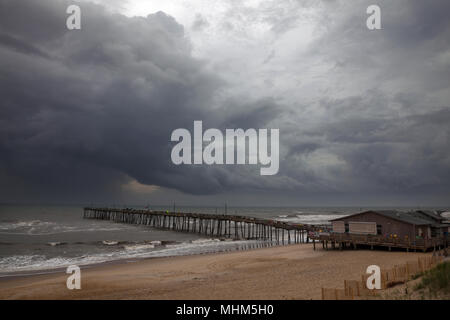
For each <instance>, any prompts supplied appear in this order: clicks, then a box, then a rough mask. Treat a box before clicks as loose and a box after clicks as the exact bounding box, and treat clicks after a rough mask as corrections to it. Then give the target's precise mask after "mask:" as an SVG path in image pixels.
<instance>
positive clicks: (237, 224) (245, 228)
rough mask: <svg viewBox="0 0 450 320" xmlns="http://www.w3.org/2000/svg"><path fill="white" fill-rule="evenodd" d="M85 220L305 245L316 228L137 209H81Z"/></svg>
mask: <svg viewBox="0 0 450 320" xmlns="http://www.w3.org/2000/svg"><path fill="white" fill-rule="evenodd" d="M83 217H84V218H86V219H100V220H111V221H115V222H120V223H129V224H141V225H146V226H150V227H154V228H160V229H166V230H173V231H179V232H192V233H197V234H203V235H205V236H209V237H219V238H231V239H235V240H239V239H247V240H250V239H255V240H266V241H271V242H274V243H276V244H291V243H292V244H293V243H304V242H309V234H310V232H311V231H315V229H316V228H317V227H315V226H311V225H303V224H293V223H287V222H282V221H277V220H272V219H260V218H255V217H248V216H239V215H217V214H204V213H186V212H164V211H152V210H138V209H115V208H90V207H87V208H84V214H83Z"/></svg>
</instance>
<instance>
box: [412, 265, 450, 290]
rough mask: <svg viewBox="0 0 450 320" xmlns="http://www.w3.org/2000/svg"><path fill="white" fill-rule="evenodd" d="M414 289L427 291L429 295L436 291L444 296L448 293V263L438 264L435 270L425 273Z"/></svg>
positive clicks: (449, 282) (449, 275) (449, 287)
mask: <svg viewBox="0 0 450 320" xmlns="http://www.w3.org/2000/svg"><path fill="white" fill-rule="evenodd" d="M414 289H415V290H427V289H428V292H430V293H436V292H438V291H440V292H443V293H444V294H448V293H450V262H444V263H440V264H438V265H437V266H436V267H435V268H433V269H431V270H429V271H427V272H425V273H424V275H423V277H422V280H421V281H420V282H419V283H418V284H417V285H416V287H415V288H414Z"/></svg>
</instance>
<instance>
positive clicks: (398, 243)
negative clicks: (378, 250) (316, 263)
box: [310, 232, 449, 251]
mask: <svg viewBox="0 0 450 320" xmlns="http://www.w3.org/2000/svg"><path fill="white" fill-rule="evenodd" d="M310 238H311V239H313V240H316V241H319V242H321V243H322V247H323V248H324V249H328V246H330V248H332V249H340V250H342V249H345V248H354V249H356V248H357V247H358V245H359V246H369V247H370V248H371V249H373V248H374V247H387V248H389V250H391V248H403V249H406V250H407V251H409V250H414V251H417V250H421V251H427V250H430V249H433V250H440V249H441V248H447V247H448V244H449V239H448V237H440V238H431V239H400V238H394V237H392V238H391V237H383V236H376V235H357V234H342V233H333V232H330V233H317V232H316V233H315V234H310ZM314 247H315V246H314Z"/></svg>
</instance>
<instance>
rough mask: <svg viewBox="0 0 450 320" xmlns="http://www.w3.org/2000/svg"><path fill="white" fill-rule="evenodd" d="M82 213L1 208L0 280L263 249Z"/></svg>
mask: <svg viewBox="0 0 450 320" xmlns="http://www.w3.org/2000/svg"><path fill="white" fill-rule="evenodd" d="M135 208H142V207H135ZM151 209H152V210H172V209H173V208H172V207H152V208H151ZM361 209H362V208H329V207H328V208H316V207H315V208H286V207H283V208H258V207H242V208H231V207H230V208H227V209H226V210H227V213H228V214H239V215H246V216H254V217H259V218H271V219H276V220H280V221H287V222H293V223H303V224H326V223H328V221H329V220H330V219H334V218H338V217H340V216H342V215H348V214H351V213H354V212H357V211H359V210H361ZM364 209H367V208H364ZM176 211H182V212H198V213H212V214H215V213H217V214H223V213H224V211H225V208H212V207H177V208H176ZM82 214H83V208H82V207H81V206H6V205H2V206H0V277H5V276H12V275H14V274H17V273H20V274H23V273H26V272H37V271H44V270H51V269H57V268H64V267H67V266H69V265H73V264H76V265H80V266H81V265H90V264H96V263H103V262H110V261H114V260H126V261H130V260H135V259H141V258H151V257H164V256H176V255H191V254H202V253H211V252H222V251H232V250H245V249H248V248H254V247H259V246H263V245H264V243H262V241H261V242H259V241H256V240H248V241H246V240H238V241H222V240H223V239H222V240H221V239H214V238H205V237H204V236H201V235H197V234H192V233H182V232H174V231H165V230H159V229H154V228H151V227H148V226H139V225H129V224H121V223H115V222H112V221H102V220H91V219H83V218H82Z"/></svg>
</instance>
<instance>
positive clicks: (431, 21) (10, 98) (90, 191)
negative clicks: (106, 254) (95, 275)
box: [0, 0, 450, 206]
mask: <svg viewBox="0 0 450 320" xmlns="http://www.w3.org/2000/svg"><path fill="white" fill-rule="evenodd" d="M73 3H76V4H79V6H80V7H81V12H82V18H81V23H82V29H81V30H74V31H69V30H67V28H66V18H67V17H68V15H67V14H66V8H67V6H68V5H69V4H73ZM371 4H378V5H379V6H380V8H381V23H382V29H381V30H374V31H370V30H368V29H367V27H366V19H367V17H368V15H367V14H366V8H367V7H368V6H369V5H371ZM449 12H450V2H449V1H448V0H431V1H422V0H396V1H381V0H370V1H366V0H363V1H347V0H341V1H340V0H327V1H325V0H324V1H312V0H311V1H301V0H298V1H294V0H290V1H289V0H264V1H263V0H247V1H246V0H221V1H211V0H189V1H181V0H157V1H156V0H154V1H148V0H129V1H118V0H116V1H111V0H108V1H107V0H95V1H94V0H92V1H63V0H0V61H1V63H0V95H1V100H0V101H1V102H0V202H14V203H34V202H41V203H48V202H54V203H90V202H94V203H95V202H106V203H117V204H119V203H122V204H123V203H128V204H132V203H135V204H147V203H150V204H170V203H172V202H173V201H176V202H177V203H179V204H180V205H181V204H186V205H193V204H194V205H220V204H223V203H224V202H227V203H228V204H229V205H230V206H233V205H236V206H238V205H273V206H280V205H283V206H284V205H295V206H312V205H316V206H343V205H347V206H369V205H380V206H392V205H399V206H405V205H408V206H427V205H428V206H430V205H431V206H445V205H450V200H449V199H450V125H449V124H450V103H449V102H450V90H449V89H450V19H448V13H449ZM194 120H202V121H203V126H204V127H205V128H219V129H221V130H225V128H243V129H248V128H279V130H280V170H279V173H278V174H277V175H274V176H261V175H260V174H259V166H248V165H246V166H242V165H240V166H239V165H235V166H232V165H231V166H230V165H223V166H221V165H215V166H206V165H204V166H201V165H196V166H186V165H181V166H176V165H174V164H172V162H171V158H170V153H171V149H172V147H173V145H174V144H173V143H172V142H171V141H170V136H171V133H172V131H173V130H174V129H177V128H187V129H190V130H192V127H193V121H194Z"/></svg>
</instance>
